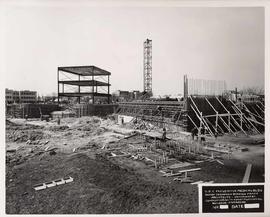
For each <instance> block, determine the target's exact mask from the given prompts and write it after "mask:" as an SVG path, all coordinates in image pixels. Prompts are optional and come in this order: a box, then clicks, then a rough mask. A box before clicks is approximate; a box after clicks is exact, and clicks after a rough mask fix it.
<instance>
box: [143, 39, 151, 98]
mask: <svg viewBox="0 0 270 217" xmlns="http://www.w3.org/2000/svg"><path fill="white" fill-rule="evenodd" d="M143 54H144V56H143V84H144V86H143V88H144V92H147V93H148V94H149V95H152V40H150V39H146V41H145V42H144V46H143Z"/></svg>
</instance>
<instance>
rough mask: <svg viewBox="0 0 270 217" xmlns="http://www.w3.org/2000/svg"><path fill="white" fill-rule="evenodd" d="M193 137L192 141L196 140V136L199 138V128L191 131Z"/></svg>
mask: <svg viewBox="0 0 270 217" xmlns="http://www.w3.org/2000/svg"><path fill="white" fill-rule="evenodd" d="M191 136H192V140H194V138H195V136H198V129H197V127H194V128H193V129H192V130H191Z"/></svg>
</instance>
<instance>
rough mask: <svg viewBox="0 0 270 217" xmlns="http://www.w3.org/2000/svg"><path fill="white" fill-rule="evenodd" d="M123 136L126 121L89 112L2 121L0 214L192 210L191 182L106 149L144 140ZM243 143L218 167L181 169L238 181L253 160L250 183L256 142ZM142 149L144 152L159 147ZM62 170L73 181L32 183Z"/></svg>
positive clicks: (257, 169) (259, 170)
mask: <svg viewBox="0 0 270 217" xmlns="http://www.w3.org/2000/svg"><path fill="white" fill-rule="evenodd" d="M130 135H134V129H133V128H132V127H130V126H119V125H117V124H116V123H115V121H113V120H110V119H100V118H97V117H84V118H77V119H76V118H67V119H63V120H62V122H61V124H60V126H59V125H57V123H56V122H55V121H50V122H45V121H39V120H28V121H26V120H22V119H13V120H9V121H7V122H6V151H7V154H6V213H8V214H101V213H103V214H109V213H134V214H135V213H197V212H198V199H197V198H198V187H197V185H191V184H190V183H180V182H177V181H173V178H174V177H163V176H162V173H161V172H160V170H165V169H166V167H167V166H168V165H163V166H162V167H160V168H155V167H154V164H153V163H151V162H146V161H143V160H134V159H132V158H130V157H129V156H127V157H115V158H113V157H108V156H107V155H106V153H108V152H110V151H109V150H110V149H112V150H113V149H115V148H119V149H118V150H124V151H129V152H130V144H132V145H133V146H137V145H145V144H146V143H149V144H151V141H148V142H146V141H144V140H143V139H142V138H141V137H138V136H133V137H130V138H127V137H129V136H130ZM125 138H127V139H125ZM244 145H245V146H248V147H249V151H247V152H241V153H240V152H239V153H234V154H233V155H232V156H231V157H230V158H226V157H223V158H221V159H220V161H222V163H223V164H224V165H223V164H220V163H217V162H216V161H208V160H203V161H199V162H197V161H194V162H193V161H189V163H190V164H191V165H189V166H187V167H183V168H184V169H188V168H194V167H196V168H201V170H200V171H196V172H193V173H192V174H191V177H192V179H193V180H194V181H198V180H202V181H214V182H215V183H222V182H233V183H236V182H241V181H242V179H243V175H244V173H245V168H246V164H247V163H253V168H252V173H251V177H250V181H252V182H263V181H264V146H263V145H262V144H259V145H257V146H256V147H255V146H254V144H248V143H245V144H244ZM108 149H109V150H108ZM146 154H147V156H148V157H150V158H151V157H152V156H155V155H158V154H159V153H157V151H148V152H147V153H146ZM169 162H172V163H171V164H173V163H177V162H179V161H177V160H176V159H170V161H169ZM168 164H169V163H168ZM180 169H182V168H180ZM66 176H71V177H73V178H74V181H73V182H71V183H67V184H64V185H60V186H55V187H52V188H48V189H44V190H41V191H35V190H34V188H33V186H34V185H36V184H39V183H43V182H48V181H52V180H56V179H58V178H62V177H66Z"/></svg>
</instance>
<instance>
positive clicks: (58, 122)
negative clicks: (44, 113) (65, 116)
mask: <svg viewBox="0 0 270 217" xmlns="http://www.w3.org/2000/svg"><path fill="white" fill-rule="evenodd" d="M60 121H61V120H60V117H59V116H58V118H57V124H58V125H60Z"/></svg>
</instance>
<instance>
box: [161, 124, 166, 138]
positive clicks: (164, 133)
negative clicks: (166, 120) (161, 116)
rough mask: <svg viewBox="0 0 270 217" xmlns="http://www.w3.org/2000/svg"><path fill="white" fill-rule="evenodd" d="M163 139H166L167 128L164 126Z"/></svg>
mask: <svg viewBox="0 0 270 217" xmlns="http://www.w3.org/2000/svg"><path fill="white" fill-rule="evenodd" d="M162 141H166V128H165V127H163V134H162Z"/></svg>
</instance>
